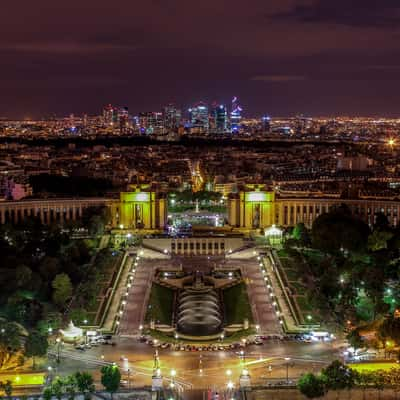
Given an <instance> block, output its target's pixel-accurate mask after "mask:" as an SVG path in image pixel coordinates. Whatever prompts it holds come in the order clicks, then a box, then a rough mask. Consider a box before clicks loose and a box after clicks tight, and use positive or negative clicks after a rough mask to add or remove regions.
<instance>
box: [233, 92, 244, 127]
mask: <svg viewBox="0 0 400 400" xmlns="http://www.w3.org/2000/svg"><path fill="white" fill-rule="evenodd" d="M242 111H243V109H242V107H241V106H240V105H239V101H238V98H237V97H236V96H235V97H234V98H233V99H232V108H231V131H232V132H237V131H238V130H239V129H240V121H241V119H242Z"/></svg>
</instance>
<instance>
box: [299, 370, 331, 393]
mask: <svg viewBox="0 0 400 400" xmlns="http://www.w3.org/2000/svg"><path fill="white" fill-rule="evenodd" d="M297 387H298V389H299V390H300V392H301V393H302V394H303V395H304V396H306V397H307V398H308V399H315V398H319V397H322V396H324V395H325V394H326V393H327V388H326V385H325V382H324V379H323V378H322V377H321V376H316V375H314V374H312V373H307V374H304V375H302V376H301V377H300V379H299V381H298V383H297Z"/></svg>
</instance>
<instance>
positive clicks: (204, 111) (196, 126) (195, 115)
mask: <svg viewBox="0 0 400 400" xmlns="http://www.w3.org/2000/svg"><path fill="white" fill-rule="evenodd" d="M189 114H190V125H191V130H192V131H193V132H207V131H208V128H209V121H208V106H207V104H205V103H203V102H200V103H197V104H196V105H195V106H194V107H192V108H189Z"/></svg>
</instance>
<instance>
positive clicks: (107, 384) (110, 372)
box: [101, 365, 121, 398]
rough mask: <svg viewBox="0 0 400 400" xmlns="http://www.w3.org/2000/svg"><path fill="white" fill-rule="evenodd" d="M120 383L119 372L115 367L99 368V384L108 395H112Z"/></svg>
mask: <svg viewBox="0 0 400 400" xmlns="http://www.w3.org/2000/svg"><path fill="white" fill-rule="evenodd" d="M120 383H121V372H120V371H119V368H118V367H117V366H116V365H105V366H104V367H102V368H101V384H102V385H103V386H104V388H105V389H106V390H107V392H109V393H110V395H111V398H113V394H114V393H115V392H116V391H117V390H118V389H119V386H120Z"/></svg>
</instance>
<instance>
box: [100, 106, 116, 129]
mask: <svg viewBox="0 0 400 400" xmlns="http://www.w3.org/2000/svg"><path fill="white" fill-rule="evenodd" d="M117 121H118V112H117V109H116V108H114V107H113V106H112V105H111V104H108V105H107V106H105V107H104V108H103V123H104V125H113V124H114V123H115V122H117Z"/></svg>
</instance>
